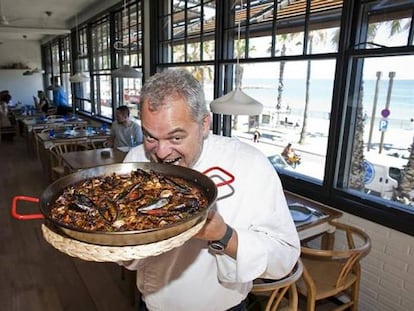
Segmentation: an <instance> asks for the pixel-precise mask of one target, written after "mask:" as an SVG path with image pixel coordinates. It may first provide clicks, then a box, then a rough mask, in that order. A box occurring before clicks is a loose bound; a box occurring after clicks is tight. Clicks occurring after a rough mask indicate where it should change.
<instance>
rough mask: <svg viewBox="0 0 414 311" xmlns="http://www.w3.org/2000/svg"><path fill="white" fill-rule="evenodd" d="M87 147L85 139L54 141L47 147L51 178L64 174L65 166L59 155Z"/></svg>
mask: <svg viewBox="0 0 414 311" xmlns="http://www.w3.org/2000/svg"><path fill="white" fill-rule="evenodd" d="M88 149H89V146H88V144H87V142H86V141H85V140H79V141H68V142H61V143H54V144H53V145H52V146H51V147H50V148H49V151H50V165H51V174H52V176H51V177H52V180H55V179H56V178H58V177H61V176H63V175H65V167H64V163H63V159H62V156H61V155H62V154H63V153H66V152H72V151H81V150H88Z"/></svg>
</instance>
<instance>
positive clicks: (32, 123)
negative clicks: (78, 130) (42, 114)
mask: <svg viewBox="0 0 414 311" xmlns="http://www.w3.org/2000/svg"><path fill="white" fill-rule="evenodd" d="M22 122H23V124H24V126H25V127H26V128H27V131H28V132H31V131H32V130H34V129H35V130H40V129H44V128H50V127H67V126H76V125H85V126H86V125H87V124H88V121H86V120H83V119H81V118H77V117H76V118H67V119H59V118H57V119H50V120H46V119H43V118H25V119H23V121H22Z"/></svg>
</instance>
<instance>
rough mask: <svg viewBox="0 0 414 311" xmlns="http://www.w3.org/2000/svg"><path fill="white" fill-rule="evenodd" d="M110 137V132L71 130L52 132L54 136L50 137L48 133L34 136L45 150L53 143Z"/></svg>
mask: <svg viewBox="0 0 414 311" xmlns="http://www.w3.org/2000/svg"><path fill="white" fill-rule="evenodd" d="M110 135H111V132H110V130H100V129H92V130H72V129H68V130H66V129H62V130H54V135H53V136H51V135H50V134H49V132H41V133H36V136H37V138H38V140H39V142H40V143H41V144H42V145H43V146H44V147H45V148H46V149H47V148H49V147H50V146H51V145H52V144H53V143H59V142H62V141H71V140H83V139H85V140H86V141H91V140H106V139H107V138H108V137H109V136H110Z"/></svg>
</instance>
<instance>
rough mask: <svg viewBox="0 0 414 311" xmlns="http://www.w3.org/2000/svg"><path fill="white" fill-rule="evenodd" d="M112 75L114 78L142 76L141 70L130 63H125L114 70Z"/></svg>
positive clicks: (137, 77)
mask: <svg viewBox="0 0 414 311" xmlns="http://www.w3.org/2000/svg"><path fill="white" fill-rule="evenodd" d="M112 76H113V77H114V78H132V79H139V78H141V77H142V74H141V72H140V71H138V70H136V69H134V68H132V67H131V66H129V65H123V66H121V67H120V68H118V69H115V70H113V71H112Z"/></svg>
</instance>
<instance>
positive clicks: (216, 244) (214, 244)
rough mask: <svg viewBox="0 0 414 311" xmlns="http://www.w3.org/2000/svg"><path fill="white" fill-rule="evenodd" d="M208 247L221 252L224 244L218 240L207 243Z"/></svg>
mask: <svg viewBox="0 0 414 311" xmlns="http://www.w3.org/2000/svg"><path fill="white" fill-rule="evenodd" d="M208 247H209V248H210V249H211V250H212V251H213V252H216V253H217V252H223V251H224V245H223V244H221V243H220V242H216V241H215V242H210V243H209V244H208Z"/></svg>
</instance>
